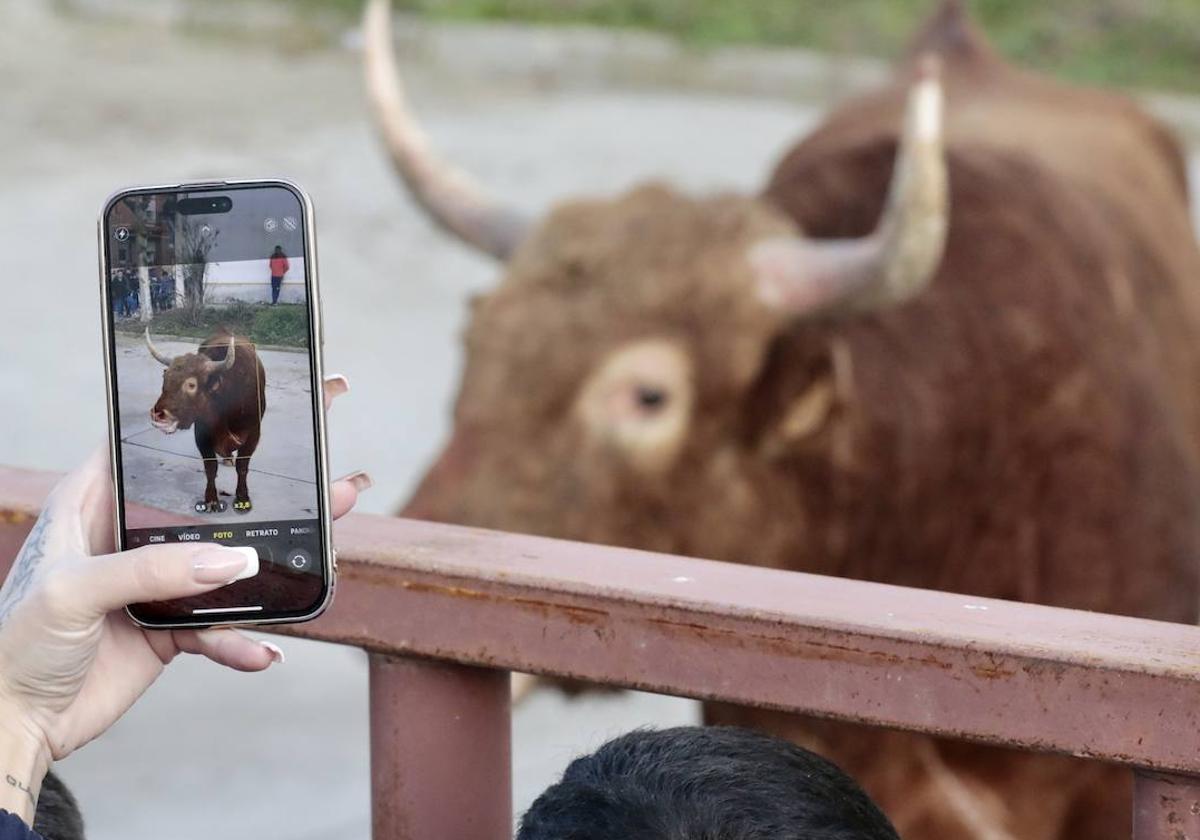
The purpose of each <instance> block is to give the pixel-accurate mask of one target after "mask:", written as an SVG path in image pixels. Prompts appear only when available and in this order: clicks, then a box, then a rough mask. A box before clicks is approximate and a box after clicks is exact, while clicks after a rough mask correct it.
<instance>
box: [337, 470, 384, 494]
mask: <svg viewBox="0 0 1200 840" xmlns="http://www.w3.org/2000/svg"><path fill="white" fill-rule="evenodd" d="M338 481H349V482H350V483H351V484H353V485H354V489H355V490H357V491H358V492H359V493H362V492H363V491H364V490H370V489H371V488H372V487H374V486H375V481H374V479H372V478H371V475H370V473H368V472H367V471H366V470H355V471H354V472H352V473H347V474H346V475H344V476H342V477H341V478H339V479H338Z"/></svg>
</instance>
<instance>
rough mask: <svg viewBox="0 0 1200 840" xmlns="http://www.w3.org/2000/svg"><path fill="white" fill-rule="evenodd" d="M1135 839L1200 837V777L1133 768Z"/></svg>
mask: <svg viewBox="0 0 1200 840" xmlns="http://www.w3.org/2000/svg"><path fill="white" fill-rule="evenodd" d="M1133 840H1200V778H1196V777H1192V776H1172V775H1167V774H1164V773H1151V772H1149V771H1145V770H1137V771H1134V774H1133Z"/></svg>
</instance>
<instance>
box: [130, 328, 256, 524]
mask: <svg viewBox="0 0 1200 840" xmlns="http://www.w3.org/2000/svg"><path fill="white" fill-rule="evenodd" d="M146 349H147V350H149V352H150V355H151V356H152V357H153V358H154V359H156V360H157V361H158V362H159V363H160V364H162V365H163V366H164V367H165V368H166V370H165V371H164V372H163V386H162V393H161V394H160V395H159V397H158V400H157V401H156V402H155V403H154V407H153V408H151V409H150V423H151V425H153V426H154V428H156V429H158V430H159V431H160V432H162V433H163V434H167V435H172V434H175V432H177V431H179V430H185V431H186V430H187V429H189V428H194V429H195V439H196V450H197V451H198V452H199V453H200V457H201V458H203V459H204V476H205V485H204V499H203V501H201V502H197V503H196V511H197V512H199V513H218V512H221V511H223V510H225V503H224V502H223V501H221V499H220V497H219V496H218V494H217V463H218V459H220V461H221V462H222V463H225V464H229V465H231V466H233V467H234V469H235V470H236V472H237V489H236V491H235V492H234V502H233V509H234V510H235V511H236V512H238V513H248V512H249V511H250V510H251V509H253V507H254V504H253V502H252V501H251V500H250V488H249V485H248V482H247V475H248V474H249V472H250V456H252V455H253V454H254V450H255V449H257V448H258V441H259V437H260V435H261V434H262V417H263V412H265V411H266V409H267V399H266V387H267V375H266V372H265V371H264V370H263V364H262V361H261V360H260V359H259V358H258V353H257V352H256V350H255V348H254V344H253V343H252V342H250V341H249V340H247V339H245V338H241V337H239V336H236V335H234V334H233V333H231V332H229V331H228V330H226V329H222V330H220V331H218V332H216V333H214V334H213V335H211V336H210V337H209V338H208V339H207V340H206V341H204V342H203V343H202V344H201V345H200V346H199V347H198V348H197V349H196V352H194V353H181V354H180V355H177V356H173V357H172V356H168V355H167V354H165V353H163V352H162V351H161V350H159V349H158V348H157V347H155V346H154V341H153V340H152V339H151V337H150V328H149V327H147V328H146Z"/></svg>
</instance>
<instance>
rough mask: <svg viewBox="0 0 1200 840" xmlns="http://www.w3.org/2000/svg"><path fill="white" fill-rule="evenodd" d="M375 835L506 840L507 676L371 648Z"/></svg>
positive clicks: (407, 839) (382, 838)
mask: <svg viewBox="0 0 1200 840" xmlns="http://www.w3.org/2000/svg"><path fill="white" fill-rule="evenodd" d="M370 674H371V691H370V702H371V799H372V837H373V838H374V840H451V838H454V840H459V838H461V840H510V838H511V837H512V776H511V774H512V770H511V752H512V751H511V732H512V726H511V717H510V704H509V675H508V672H507V671H495V670H491V669H486V668H474V667H468V666H463V665H455V664H453V663H445V662H436V661H433V660H425V659H408V658H397V657H390V656H385V655H382V654H375V653H372V654H371V655H370Z"/></svg>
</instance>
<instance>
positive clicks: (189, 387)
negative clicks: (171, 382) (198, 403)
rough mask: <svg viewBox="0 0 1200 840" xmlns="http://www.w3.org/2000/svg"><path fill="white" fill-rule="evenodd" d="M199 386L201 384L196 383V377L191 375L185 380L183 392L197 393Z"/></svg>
mask: <svg viewBox="0 0 1200 840" xmlns="http://www.w3.org/2000/svg"><path fill="white" fill-rule="evenodd" d="M198 387H199V386H198V385H197V384H196V379H195V377H192V376H189V377H188V378H187V379H186V380H184V383H183V392H184V393H185V394H194V393H196V388H198Z"/></svg>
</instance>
